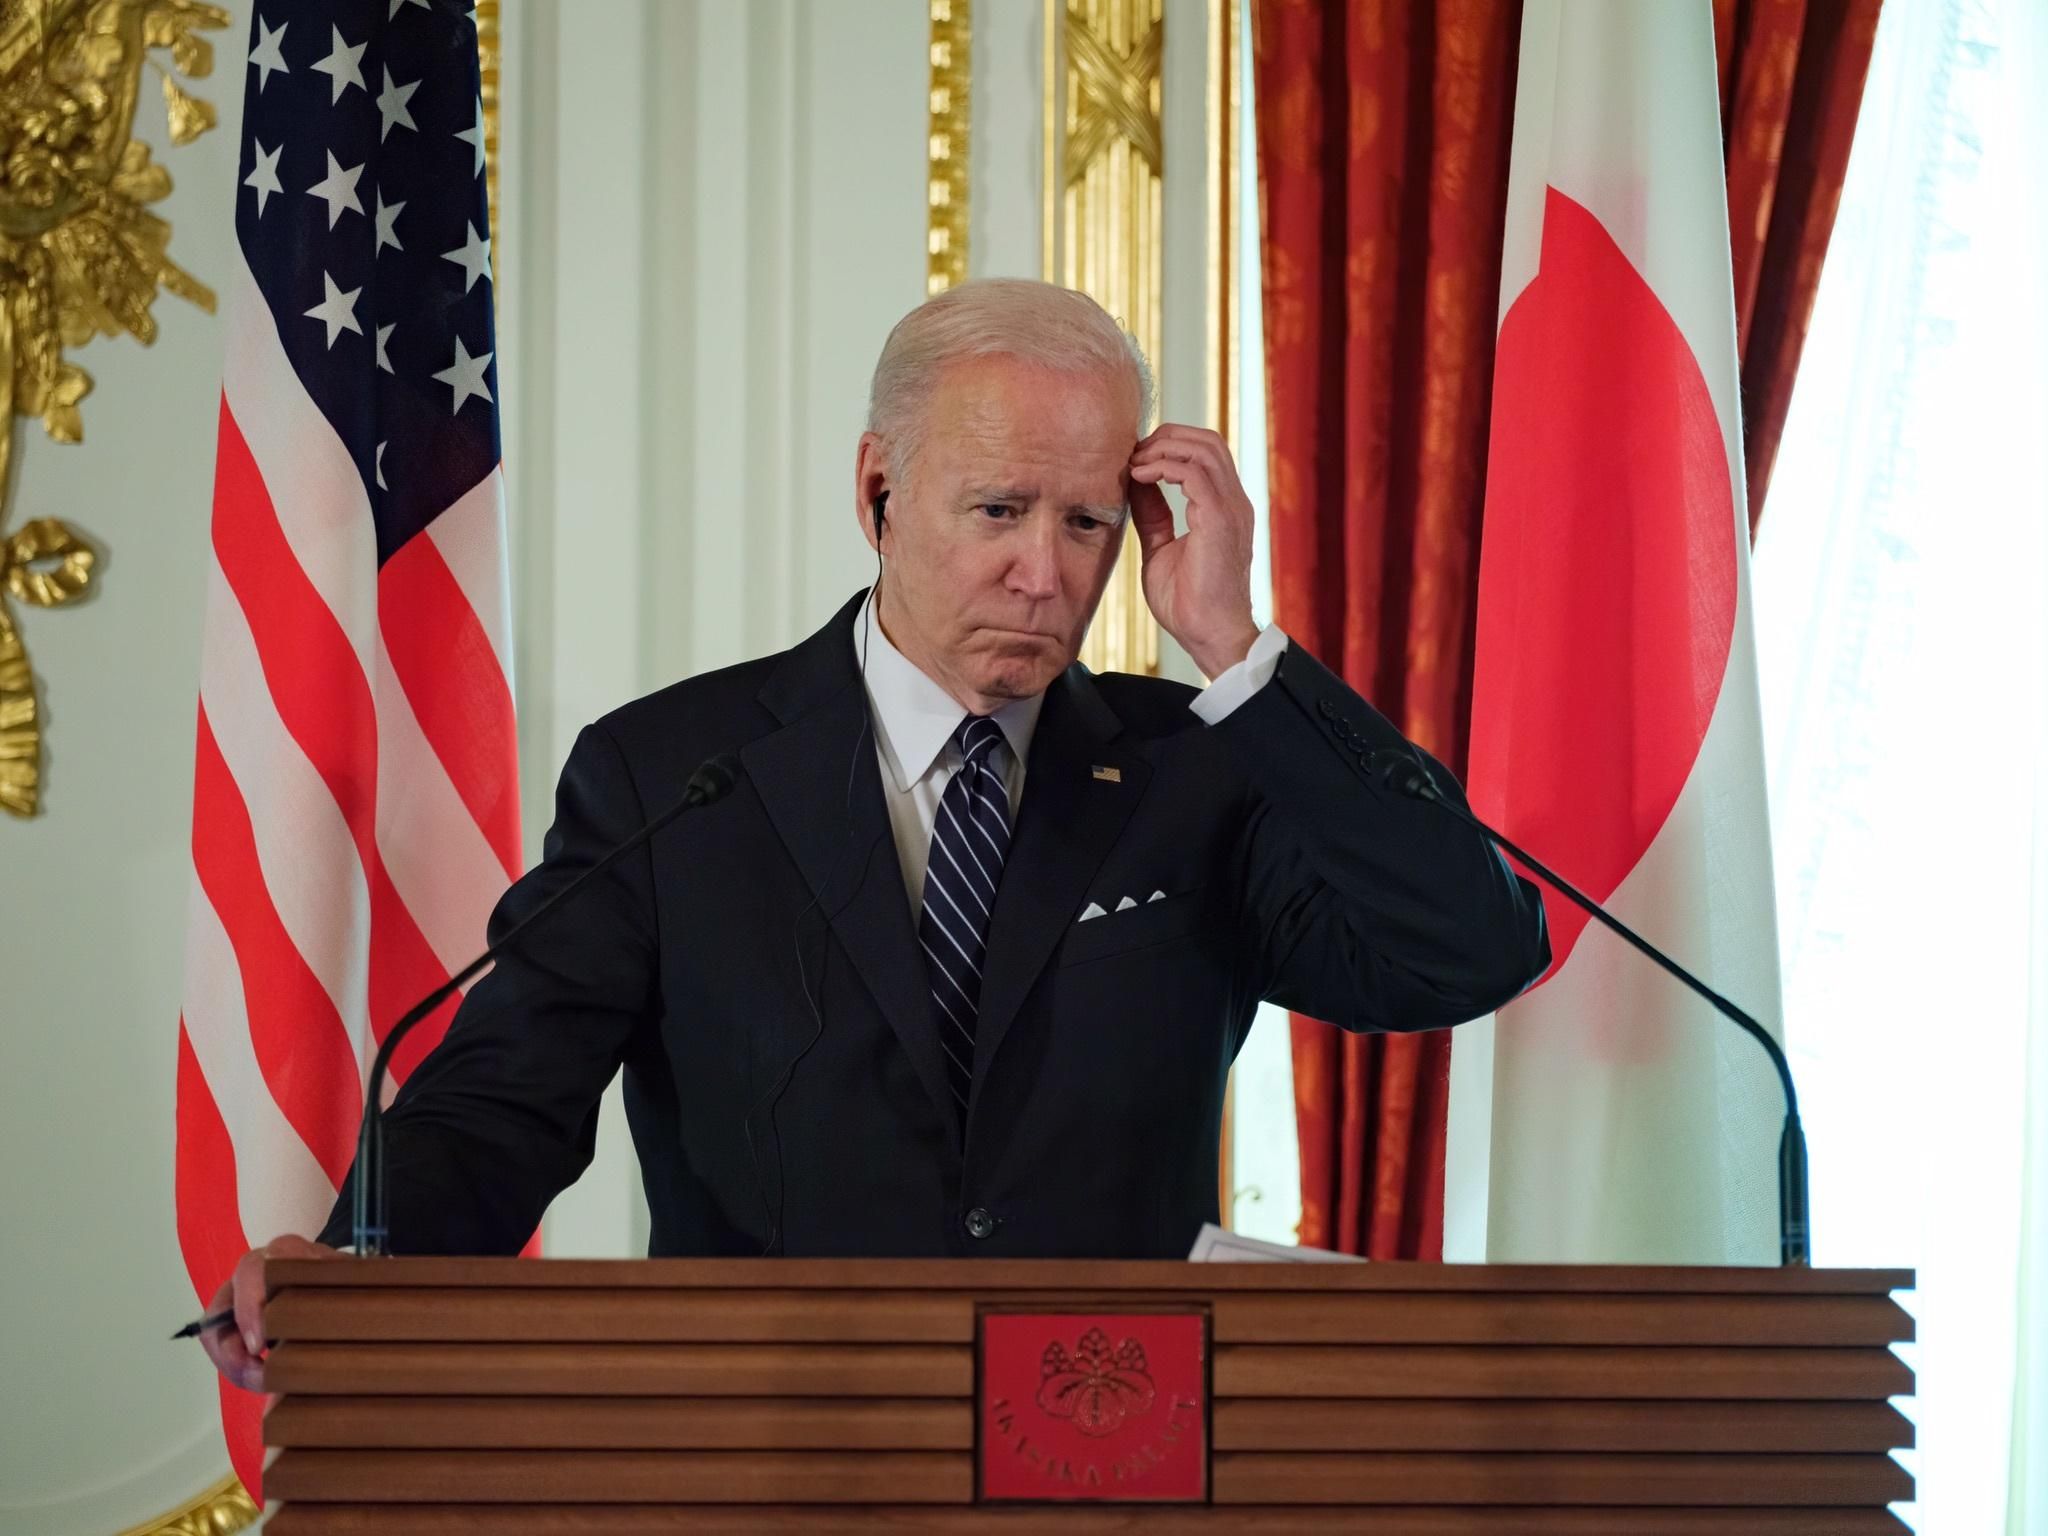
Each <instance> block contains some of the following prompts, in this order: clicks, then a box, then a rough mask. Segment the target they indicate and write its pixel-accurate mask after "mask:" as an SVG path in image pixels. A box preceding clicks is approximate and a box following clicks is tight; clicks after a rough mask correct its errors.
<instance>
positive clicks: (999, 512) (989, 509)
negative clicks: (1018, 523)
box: [976, 501, 1016, 520]
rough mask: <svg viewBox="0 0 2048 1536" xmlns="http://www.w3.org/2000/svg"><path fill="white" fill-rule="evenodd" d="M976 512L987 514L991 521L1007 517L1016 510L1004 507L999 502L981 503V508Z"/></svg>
mask: <svg viewBox="0 0 2048 1536" xmlns="http://www.w3.org/2000/svg"><path fill="white" fill-rule="evenodd" d="M976 510H977V511H981V512H985V513H987V514H988V516H989V517H990V518H991V519H992V520H993V519H999V518H1005V517H1008V516H1010V515H1011V513H1012V512H1014V511H1015V510H1016V509H1015V508H1013V507H1010V506H1006V505H1005V504H1003V503H1002V502H999V501H988V502H983V503H982V504H981V506H980V507H979V508H977V509H976Z"/></svg>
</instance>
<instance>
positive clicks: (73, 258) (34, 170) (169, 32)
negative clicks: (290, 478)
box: [0, 0, 228, 816]
mask: <svg viewBox="0 0 2048 1536" xmlns="http://www.w3.org/2000/svg"><path fill="white" fill-rule="evenodd" d="M227 23H228V13H227V12H226V11H225V10H224V9H222V8H221V7H220V6H217V5H205V4H201V3H199V0H0V809H5V810H7V811H9V812H11V813H12V814H14V815H16V816H33V815H34V814H35V812H36V808H37V805H38V803H39V799H40V795H41V763H42V733H41V728H40V724H39V717H38V711H37V704H36V692H35V676H34V674H33V672H32V671H31V670H30V668H29V660H28V653H27V651H26V650H25V649H24V647H23V644H22V639H21V631H20V628H19V625H18V622H17V620H16V618H15V616H14V614H13V612H12V611H11V610H10V609H9V608H8V604H7V599H8V596H9V595H11V596H12V597H14V598H15V599H16V600H17V601H19V602H21V603H24V604H26V605H28V606H30V607H36V608H60V607H65V606H67V605H69V604H72V603H76V602H79V601H82V600H83V599H84V598H85V597H87V596H89V595H90V593H91V591H92V584H93V575H94V570H93V566H94V560H95V555H94V552H93V548H92V544H91V542H90V541H89V539H88V538H87V536H86V535H85V534H83V533H81V532H79V531H78V530H77V529H75V528H73V527H71V526H70V525H69V524H66V523H62V522H59V521H57V520H56V519H55V518H36V519H34V520H33V521H31V522H28V523H26V524H24V525H23V526H22V527H21V528H20V529H19V530H17V531H16V532H14V533H13V534H11V535H10V534H8V533H7V531H6V530H7V524H8V508H7V497H8V496H9V494H10V493H11V487H12V480H11V478H10V476H9V475H8V473H7V471H8V468H9V465H8V460H9V458H10V456H11V454H12V450H13V444H14V433H15V430H16V428H15V421H14V418H15V417H16V416H34V417H37V418H39V419H40V420H41V421H42V424H43V430H44V432H46V433H47V434H48V435H49V436H50V437H51V438H52V439H53V440H54V441H56V442H60V443H76V442H78V441H79V440H80V439H81V438H82V437H83V436H84V433H85V424H84V420H83V418H82V417H81V416H80V414H79V410H78V403H79V401H81V400H83V399H84V398H85V396H86V395H87V394H88V393H89V392H90V391H91V389H92V377H91V375H90V374H88V373H87V372H86V371H85V370H84V369H83V368H80V367H79V366H77V365H76V364H75V363H71V362H67V361H66V360H65V357H64V352H65V349H66V348H69V347H81V346H83V345H85V343H86V342H88V341H91V340H92V339H93V338H94V337H96V336H118V335H120V334H121V333H123V332H124V331H125V332H126V333H127V334H129V335H131V336H133V337H134V338H135V339H136V340H137V341H140V342H141V343H143V345H145V346H147V345H149V344H150V343H151V342H153V341H155V340H156V319H155V317H154V316H153V315H152V314H151V313H150V308H151V306H152V305H153V304H154V303H155V302H156V295H157V290H158V289H159V288H165V289H168V290H169V291H170V292H172V293H175V294H177V295H178V296H179V297H180V298H183V299H187V300H189V301H190V302H192V303H194V304H196V305H198V306H199V307H200V308H201V309H203V310H205V311H207V313H209V314H211V313H212V312H213V307H214V299H213V291H212V290H211V289H210V288H208V287H207V286H206V285H205V284H203V283H201V282H199V281H198V280H197V279H195V278H193V277H192V276H191V275H190V274H188V273H186V272H185V271H183V270H182V269H181V268H179V267H178V266H177V264H176V263H174V262H173V261H172V260H171V259H170V257H169V256H168V255H166V254H165V253H166V251H167V250H168V248H169V246H170V242H171V226H170V225H169V224H167V223H166V222H165V221H164V220H162V219H160V218H158V217H157V216H156V215H155V214H154V213H151V212H150V211H149V208H148V206H147V205H148V204H150V203H156V202H161V201H162V200H163V199H164V198H165V197H167V196H168V195H169V194H170V190H171V178H170V173H169V172H168V171H166V170H165V169H164V168H163V167H162V166H160V165H157V164H155V163H154V162H153V161H152V160H151V158H150V151H149V146H148V145H147V144H144V143H142V142H140V141H138V140H137V139H136V138H135V137H134V125H135V108H136V104H137V102H138V100H139V99H140V96H141V91H142V72H143V69H144V67H145V66H147V67H150V68H154V69H155V70H156V71H157V73H158V74H159V75H160V76H162V80H163V97H164V110H165V114H166V117H167V120H168V123H169V126H170V132H171V141H172V142H173V143H175V144H189V143H191V142H192V141H193V140H194V139H196V138H198V137H199V135H200V134H202V133H204V132H206V130H207V129H209V128H211V127H213V126H214V124H215V122H216V120H217V119H216V114H215V112H214V109H213V107H212V105H211V104H210V103H207V102H204V101H201V100H199V99H198V98H197V97H195V96H193V95H192V94H191V93H190V92H189V91H187V90H186V89H185V88H184V87H183V86H182V85H180V84H179V83H178V82H177V81H176V80H175V79H174V78H172V74H171V70H169V69H165V68H164V66H163V65H162V64H161V63H160V62H159V61H158V60H156V59H155V58H153V57H152V56H151V54H152V51H153V50H159V49H167V50H169V52H170V56H171V68H172V69H175V70H176V71H177V72H178V73H179V74H181V75H185V76H187V77H189V78H192V79H198V78H201V77H203V76H205V75H206V74H207V73H208V72H209V71H210V70H211V69H212V68H213V45H212V44H211V43H209V42H208V41H207V40H206V39H205V38H203V37H200V36H199V35H198V29H200V28H202V27H224V26H226V25H227Z"/></svg>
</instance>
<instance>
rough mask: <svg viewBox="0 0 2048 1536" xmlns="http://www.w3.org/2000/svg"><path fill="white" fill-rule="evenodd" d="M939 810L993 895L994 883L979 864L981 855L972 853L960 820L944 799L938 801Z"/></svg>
mask: <svg viewBox="0 0 2048 1536" xmlns="http://www.w3.org/2000/svg"><path fill="white" fill-rule="evenodd" d="M939 809H940V810H942V811H944V812H945V813H946V819H947V820H948V821H950V822H952V823H953V830H954V831H956V832H958V833H959V834H960V846H961V847H962V848H965V849H966V850H967V857H969V858H970V859H972V860H974V867H975V868H976V869H978V870H981V878H982V879H984V880H987V881H988V893H989V895H991V896H993V895H995V893H996V883H995V881H994V880H993V879H991V878H990V876H989V872H988V870H987V869H986V868H984V867H983V865H982V862H981V855H980V854H978V853H976V852H975V851H974V844H973V842H972V841H970V840H969V838H968V836H967V829H966V828H965V827H963V826H961V825H960V818H959V817H958V816H955V815H954V814H953V807H951V806H950V805H948V804H946V802H945V800H944V798H943V797H941V799H940V800H939Z"/></svg>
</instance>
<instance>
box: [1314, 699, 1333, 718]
mask: <svg viewBox="0 0 2048 1536" xmlns="http://www.w3.org/2000/svg"><path fill="white" fill-rule="evenodd" d="M1316 708H1317V709H1320V710H1321V711H1322V712H1323V718H1324V719H1325V720H1334V719H1336V718H1337V705H1336V703H1335V701H1334V700H1331V699H1319V700H1317V701H1316Z"/></svg>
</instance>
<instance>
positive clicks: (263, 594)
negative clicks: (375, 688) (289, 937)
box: [213, 403, 447, 1060]
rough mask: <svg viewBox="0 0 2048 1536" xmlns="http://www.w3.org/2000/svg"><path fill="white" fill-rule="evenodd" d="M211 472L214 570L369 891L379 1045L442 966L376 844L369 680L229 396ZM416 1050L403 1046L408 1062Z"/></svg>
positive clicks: (435, 981)
mask: <svg viewBox="0 0 2048 1536" xmlns="http://www.w3.org/2000/svg"><path fill="white" fill-rule="evenodd" d="M215 475H216V489H215V493H214V537H213V544H214V552H215V554H216V556H217V557H218V558H219V560H220V567H221V571H222V573H223V574H224V575H225V576H226V578H227V582H228V585H229V587H230V588H231V589H232V590H233V593H234V596H235V598H236V599H237V601H238V602H239V603H240V604H241V608H242V612H243V614H244V615H245V616H246V618H247V619H248V622H249V629H250V633H251V634H252V635H253V636H254V638H255V641H256V651H257V655H258V657H259V658H260V659H261V661H262V663H263V673H264V679H265V682H266V683H267V685H268V687H269V691H270V696H271V698H272V700H273V701H274V703H275V705H276V707H277V712H278V715H279V717H280V718H281V719H282V720H283V721H284V724H285V728H286V729H287V730H288V731H289V732H290V733H291V735H292V738H293V739H294V740H295V741H297V742H298V743H299V745H300V747H301V748H302V749H303V750H304V751H305V754H306V757H307V759H308V760H309V761H310V762H311V763H312V764H313V767H314V769H315V771H317V772H318V773H319V775H320V777H321V779H322V781H323V782H324V783H325V784H326V785H327V788H328V792H329V793H330V794H332V795H333V797H334V800H335V803H336V804H337V805H338V806H339V807H340V808H341V812H342V815H343V817H344V818H345V819H346V820H347V822H348V826H349V831H350V834H351V835H352V836H353V837H354V839H355V842H356V849H357V852H358V854H359V856H360V857H361V859H362V862H363V871H364V875H365V877H366V879H367V881H368V884H369V888H370V947H369V1003H370V1024H371V1028H372V1030H373V1032H374V1034H375V1037H376V1038H377V1040H379V1041H380V1042H381V1041H382V1040H383V1038H384V1035H385V1033H386V1031H388V1030H389V1029H390V1027H391V1025H392V1022H393V1021H394V1020H395V1019H396V1018H397V1017H398V1015H399V1014H400V1013H402V1012H403V1011H404V1010H405V1009H406V1008H407V1007H409V1006H410V1005H411V1004H412V1003H413V1002H414V1001H415V1000H416V999H418V998H420V997H422V996H424V995H425V994H426V993H427V992H429V991H431V990H433V988H435V987H437V986H439V985H440V984H441V982H442V981H443V980H444V979H445V978H446V974H447V973H446V972H445V971H444V970H443V969H442V967H441V966H440V964H439V962H438V961H437V960H436V959H435V958H434V953H433V950H432V948H431V946H429V945H428V943H427V941H426V938H425V937H424V935H422V934H421V933H420V931H419V927H418V925H417V924H416V923H415V922H414V921H413V919H412V915H411V913H410V912H408V911H407V910H406V907H405V904H404V903H403V902H402V901H400V900H399V899H398V894H397V891H396V890H395V889H394V888H393V887H392V885H391V881H390V878H389V876H388V875H387V874H386V873H385V870H384V867H383V860H382V857H381V855H380V853H379V851H378V848H377V842H376V822H375V808H376V798H377V751H378V731H377V718H376V709H375V705H374V703H373V702H372V698H371V694H370V689H369V684H368V682H367V681H366V680H365V678H364V674H363V671H362V668H361V666H360V665H359V664H358V662H357V658H356V654H355V651H354V649H353V647H351V646H350V645H349V643H348V640H347V638H346V636H345V635H344V634H343V633H342V630H341V626H340V625H339V624H338V623H337V622H336V620H335V618H334V614H333V612H332V611H331V610H330V609H329V608H328V607H327V605H326V604H325V603H324V602H323V601H321V599H320V595H319V593H317V592H316V591H315V590H314V589H313V587H312V585H311V583H310V582H309V581H308V580H307V578H306V574H305V571H304V569H303V568H302V567H301V566H300V565H299V563H298V560H297V557H296V556H295V555H294V553H293V551H292V549H291V548H290V546H289V545H288V544H286V543H285V541H284V538H283V534H282V530H281V529H280V527H279V524H278V522H277V520H276V517H275V516H274V515H273V512H272V508H271V502H270V495H269V492H268V490H267V488H266V487H265V486H264V484H263V481H262V479H261V477H260V476H259V475H258V474H257V472H256V466H255V463H254V461H253V460H252V459H251V458H250V457H249V453H248V445H247V443H246V442H245V441H244V439H243V438H242V435H241V432H240V428H239V424H238V422H237V420H236V418H235V415H234V413H233V412H232V411H231V410H229V409H228V408H227V406H226V405H225V403H223V406H222V410H221V430H220V457H219V464H218V467H217V469H216V471H215ZM430 1038H438V1034H436V1035H434V1036H432V1037H430ZM408 1043H409V1042H408ZM426 1043H429V1042H428V1041H423V1042H422V1045H424V1044H426ZM417 1054H418V1053H417V1051H414V1052H409V1053H408V1060H414V1059H417Z"/></svg>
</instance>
